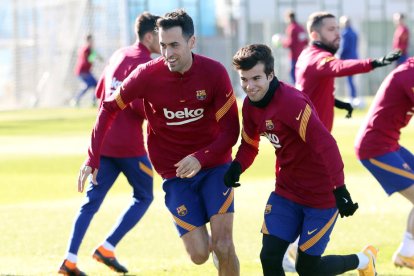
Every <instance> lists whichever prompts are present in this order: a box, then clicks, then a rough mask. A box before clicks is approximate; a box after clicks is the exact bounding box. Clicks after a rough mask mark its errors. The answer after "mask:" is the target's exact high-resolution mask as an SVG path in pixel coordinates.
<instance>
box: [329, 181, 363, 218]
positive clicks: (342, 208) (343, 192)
mask: <svg viewBox="0 0 414 276" xmlns="http://www.w3.org/2000/svg"><path fill="white" fill-rule="evenodd" d="M333 193H334V195H335V200H336V207H337V208H338V211H339V214H340V215H341V218H343V217H349V216H352V215H353V214H354V213H355V211H356V210H357V209H358V203H356V202H355V203H353V202H352V198H351V195H350V194H349V192H348V190H347V189H346V187H345V185H344V186H342V187H339V188H336V189H335V190H334V191H333Z"/></svg>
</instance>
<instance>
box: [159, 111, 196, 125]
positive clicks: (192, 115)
mask: <svg viewBox="0 0 414 276" xmlns="http://www.w3.org/2000/svg"><path fill="white" fill-rule="evenodd" d="M163 111H164V116H165V118H167V119H168V120H172V119H183V120H182V121H178V122H167V125H169V126H177V125H184V124H187V123H191V122H194V121H197V120H200V119H201V118H203V116H204V115H203V112H204V109H202V108H198V109H195V110H192V109H188V108H187V107H186V108H184V110H179V111H176V112H173V111H169V110H168V109H166V108H163Z"/></svg>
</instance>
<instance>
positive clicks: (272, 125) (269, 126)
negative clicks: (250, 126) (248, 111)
mask: <svg viewBox="0 0 414 276" xmlns="http://www.w3.org/2000/svg"><path fill="white" fill-rule="evenodd" d="M274 128H275V125H274V124H273V122H272V120H266V129H267V130H272V129H274Z"/></svg>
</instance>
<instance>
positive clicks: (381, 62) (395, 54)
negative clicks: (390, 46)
mask: <svg viewBox="0 0 414 276" xmlns="http://www.w3.org/2000/svg"><path fill="white" fill-rule="evenodd" d="M401 55H402V52H401V50H395V51H392V52H390V53H388V54H387V55H385V56H383V57H380V58H377V59H374V60H372V61H371V65H372V68H377V67H382V66H385V65H390V64H391V63H392V62H393V61H395V60H397V59H399V58H400V56H401Z"/></svg>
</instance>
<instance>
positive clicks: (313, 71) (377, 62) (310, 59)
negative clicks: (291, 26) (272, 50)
mask: <svg viewBox="0 0 414 276" xmlns="http://www.w3.org/2000/svg"><path fill="white" fill-rule="evenodd" d="M307 30H308V34H309V38H310V43H311V45H310V46H309V47H307V48H306V49H305V50H303V51H302V53H301V54H300V56H299V59H298V62H297V63H296V84H295V86H296V88H297V89H299V90H301V91H302V92H303V93H305V94H306V95H308V96H309V98H310V99H311V101H312V103H313V104H314V106H315V109H316V111H317V112H318V116H319V118H320V119H321V121H322V123H323V124H324V125H325V127H326V128H327V129H328V130H329V131H331V130H332V126H333V119H334V106H336V107H338V108H341V109H347V110H348V115H347V116H348V117H350V116H351V112H352V106H351V105H350V104H349V103H344V102H341V101H339V100H337V99H335V95H334V94H335V87H334V84H335V77H343V76H350V75H354V74H358V73H365V72H369V71H371V70H373V69H374V68H377V67H381V66H385V65H388V64H391V62H392V61H394V60H397V59H398V58H399V57H400V55H401V52H399V51H395V52H392V53H390V54H388V55H387V56H385V57H382V58H379V59H374V60H372V59H360V60H356V59H349V60H340V59H337V58H335V56H334V55H335V53H336V51H337V50H338V48H339V43H340V35H339V27H338V23H337V22H336V19H335V16H334V15H332V14H330V13H327V12H316V13H313V14H311V15H310V16H309V19H308V22H307Z"/></svg>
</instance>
